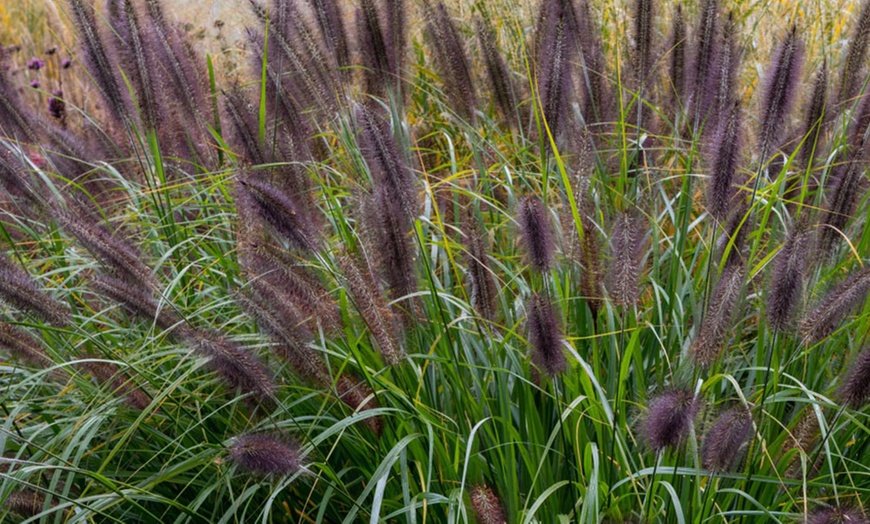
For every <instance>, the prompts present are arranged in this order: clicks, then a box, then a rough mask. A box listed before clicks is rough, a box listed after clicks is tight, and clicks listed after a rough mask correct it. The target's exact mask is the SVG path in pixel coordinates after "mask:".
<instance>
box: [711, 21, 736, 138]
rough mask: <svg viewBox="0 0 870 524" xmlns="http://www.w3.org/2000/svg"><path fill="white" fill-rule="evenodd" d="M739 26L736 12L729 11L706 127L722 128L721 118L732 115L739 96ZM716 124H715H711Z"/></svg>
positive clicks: (722, 37) (720, 47)
mask: <svg viewBox="0 0 870 524" xmlns="http://www.w3.org/2000/svg"><path fill="white" fill-rule="evenodd" d="M736 40H737V27H736V23H735V21H734V14H733V13H728V18H727V19H726V20H725V24H724V25H723V26H722V36H721V38H720V43H719V45H718V49H717V54H718V56H717V58H716V72H715V76H716V102H715V106H714V107H713V114H712V115H711V116H710V118H711V120H712V121H708V122H707V125H706V126H705V128H710V129H715V130H716V131H719V130H721V126H722V125H723V124H722V123H721V120H723V119H727V118H729V117H730V111H731V109H732V106H733V105H734V104H735V101H737V100H738V97H737V96H736V95H735V93H734V91H735V89H734V85H735V84H736V82H737V68H738V65H739V56H738V52H737V41H736ZM711 124H714V125H711Z"/></svg>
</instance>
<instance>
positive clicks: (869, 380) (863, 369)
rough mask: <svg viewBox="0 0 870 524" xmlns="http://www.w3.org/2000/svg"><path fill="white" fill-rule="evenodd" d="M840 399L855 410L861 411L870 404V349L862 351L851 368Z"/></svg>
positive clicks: (842, 387)
mask: <svg viewBox="0 0 870 524" xmlns="http://www.w3.org/2000/svg"><path fill="white" fill-rule="evenodd" d="M838 397H839V399H840V401H842V402H843V403H844V404H846V405H847V406H849V407H850V408H853V409H861V408H862V407H863V406H865V405H866V404H867V402H870V348H865V349H864V350H863V351H861V353H859V354H858V357H857V358H855V360H854V361H853V362H852V365H851V366H849V372H848V374H847V375H846V378H845V380H844V381H843V384H842V385H841V386H840V391H839V392H838Z"/></svg>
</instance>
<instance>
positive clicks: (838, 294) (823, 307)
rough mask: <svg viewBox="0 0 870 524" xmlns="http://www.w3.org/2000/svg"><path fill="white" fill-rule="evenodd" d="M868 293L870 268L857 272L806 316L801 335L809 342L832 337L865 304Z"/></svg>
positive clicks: (829, 293)
mask: <svg viewBox="0 0 870 524" xmlns="http://www.w3.org/2000/svg"><path fill="white" fill-rule="evenodd" d="M868 293H870V268H864V269H860V270H858V271H855V272H854V273H852V274H851V275H850V276H849V277H848V278H847V279H846V280H845V281H843V282H842V283H840V284H839V285H837V286H835V287H834V288H833V289H831V291H829V292H828V294H827V295H826V296H825V298H823V299H822V301H821V302H819V304H818V305H817V306H816V307H815V308H814V309H812V310H811V311H810V312H808V313H807V314H806V315H804V317H803V319H801V322H800V332H801V334H802V335H803V336H804V338H805V339H807V341H809V342H818V341H820V340H822V339H823V338H825V337H827V336H829V335H831V334H832V333H833V332H834V331H835V330H836V329H837V327H839V325H840V324H841V323H842V322H843V321H844V320H845V319H846V317H847V316H849V315H850V314H851V313H852V311H853V310H854V309H855V308H857V307H859V306H861V305H862V304H863V303H864V301H865V300H866V299H867V294H868Z"/></svg>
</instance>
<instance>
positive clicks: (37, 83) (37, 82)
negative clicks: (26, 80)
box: [30, 78, 42, 89]
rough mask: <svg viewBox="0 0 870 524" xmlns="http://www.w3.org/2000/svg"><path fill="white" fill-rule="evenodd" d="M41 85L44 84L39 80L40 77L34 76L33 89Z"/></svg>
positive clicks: (31, 85) (31, 82)
mask: <svg viewBox="0 0 870 524" xmlns="http://www.w3.org/2000/svg"><path fill="white" fill-rule="evenodd" d="M41 85H42V84H41V83H40V82H39V79H36V78H34V79H33V80H31V81H30V87H32V88H33V89H39V87H40V86H41Z"/></svg>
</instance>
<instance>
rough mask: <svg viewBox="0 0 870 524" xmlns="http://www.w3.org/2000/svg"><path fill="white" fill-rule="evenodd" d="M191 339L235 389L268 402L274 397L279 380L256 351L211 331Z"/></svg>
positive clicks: (198, 350)
mask: <svg viewBox="0 0 870 524" xmlns="http://www.w3.org/2000/svg"><path fill="white" fill-rule="evenodd" d="M190 342H191V344H192V345H193V348H194V350H195V351H197V352H198V353H200V354H201V355H203V356H205V357H206V358H208V359H209V367H211V368H212V369H213V370H214V371H215V372H217V374H218V375H219V376H220V377H221V379H222V380H223V381H224V382H226V383H227V385H228V386H229V387H230V388H231V389H234V390H236V391H239V392H241V393H251V394H252V395H253V397H254V398H255V399H256V400H257V401H259V402H261V403H264V404H269V403H271V401H272V400H273V399H274V395H275V383H274V382H273V380H272V376H271V374H270V373H269V370H268V369H267V368H266V366H264V365H263V363H262V362H261V361H260V359H259V358H258V357H257V356H256V355H254V354H253V353H251V352H249V351H247V350H245V349H243V348H241V347H239V346H236V345H235V344H233V343H231V342H230V341H228V340H226V339H225V338H223V337H222V336H221V335H219V334H217V333H214V332H210V331H200V332H198V333H196V334H195V335H194V336H193V337H192V338H191V340H190Z"/></svg>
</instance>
